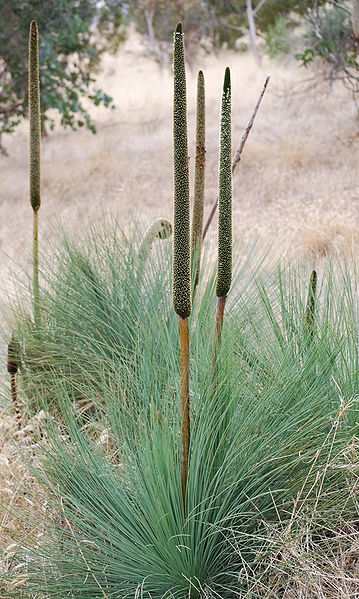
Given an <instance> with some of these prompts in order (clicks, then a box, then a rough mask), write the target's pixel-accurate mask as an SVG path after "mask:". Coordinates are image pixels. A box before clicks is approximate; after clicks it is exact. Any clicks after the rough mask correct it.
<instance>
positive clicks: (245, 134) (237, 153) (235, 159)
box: [202, 77, 270, 239]
mask: <svg viewBox="0 0 359 599" xmlns="http://www.w3.org/2000/svg"><path fill="white" fill-rule="evenodd" d="M269 81H270V77H267V78H266V80H265V82H264V85H263V87H262V90H261V93H260V94H259V97H258V100H257V102H256V105H255V107H254V110H253V112H252V114H251V116H250V119H249V121H248V123H247V126H246V128H245V130H244V131H243V134H242V137H241V141H240V142H239V145H238V148H237V150H236V151H235V154H234V156H233V160H232V174H233V173H234V171H235V170H236V166H237V164H238V162H239V161H240V159H241V154H242V151H243V148H244V145H245V143H246V141H247V138H248V135H249V133H250V131H251V129H252V127H253V123H254V119H255V118H256V115H257V112H258V109H259V106H260V104H261V102H262V99H263V96H264V94H265V91H266V89H267V87H268V83H269ZM217 206H218V195H217V197H216V199H215V200H214V202H213V203H212V206H211V210H210V212H209V215H208V218H207V220H206V224H205V225H204V229H203V237H202V239H204V238H205V237H206V235H207V231H208V229H209V226H210V224H211V222H212V220H213V217H214V215H215V212H216V210H217Z"/></svg>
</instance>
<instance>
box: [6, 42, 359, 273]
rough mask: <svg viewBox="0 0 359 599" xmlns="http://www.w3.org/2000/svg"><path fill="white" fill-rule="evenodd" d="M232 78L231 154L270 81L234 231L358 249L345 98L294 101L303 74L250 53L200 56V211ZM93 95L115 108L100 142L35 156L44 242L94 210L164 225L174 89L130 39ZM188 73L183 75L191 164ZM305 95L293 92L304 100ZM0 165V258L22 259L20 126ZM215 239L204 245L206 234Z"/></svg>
mask: <svg viewBox="0 0 359 599" xmlns="http://www.w3.org/2000/svg"><path fill="white" fill-rule="evenodd" d="M227 64H229V65H230V66H231V68H232V75H233V77H232V79H233V126H234V132H233V140H234V141H233V143H234V144H237V143H238V141H239V139H240V136H241V132H242V130H243V128H244V126H245V124H246V122H247V119H248V117H249V115H250V113H251V111H252V107H253V105H254V102H255V100H256V97H257V94H258V92H259V90H260V88H261V86H262V84H263V81H264V77H265V75H266V74H268V73H269V74H271V76H272V80H271V83H270V87H269V90H268V91H267V94H266V96H265V98H264V101H263V104H262V106H261V108H260V112H259V114H258V116H257V119H256V122H255V127H254V129H253V131H252V133H251V135H250V138H249V140H248V142H247V146H246V148H245V151H244V154H243V160H242V164H241V166H240V168H239V170H238V171H237V174H236V175H235V184H234V222H235V226H236V228H237V230H238V231H241V230H248V229H250V230H252V231H253V234H259V235H263V236H265V237H266V238H269V239H271V240H273V241H274V242H275V243H278V244H279V246H280V248H281V250H282V251H283V250H284V249H288V248H289V247H290V248H291V249H292V250H294V251H296V250H298V251H305V252H308V251H311V250H314V251H317V250H318V252H319V253H320V254H323V253H326V252H327V251H329V250H330V248H331V247H332V246H333V245H334V246H337V245H338V244H339V243H341V242H344V243H345V244H347V245H350V244H351V242H352V240H353V238H354V239H355V241H356V240H357V238H358V225H357V222H358V219H357V216H358V211H359V203H358V201H357V198H358V197H359V194H358V191H359V183H358V178H357V164H358V161H359V144H358V142H357V137H358V124H357V121H356V109H355V106H354V103H353V101H352V99H351V97H350V96H349V95H348V94H347V93H346V92H345V90H343V89H342V88H340V87H337V88H335V89H333V90H332V93H331V94H330V95H326V94H325V93H324V90H323V89H322V90H316V91H311V92H310V93H309V94H305V93H304V92H303V89H304V88H303V86H302V85H301V84H300V80H301V79H303V78H304V77H305V76H306V75H307V73H306V72H305V71H303V70H300V69H299V67H298V65H297V64H296V63H295V62H290V61H289V62H285V63H275V62H271V61H269V60H267V59H265V60H264V62H263V66H262V67H261V68H259V67H258V66H257V65H256V64H255V62H254V61H253V59H252V57H251V56H250V55H249V54H232V53H224V54H222V55H220V56H219V57H205V58H204V60H203V61H202V62H201V63H200V64H199V65H198V66H201V67H203V68H204V71H205V77H206V93H207V106H208V108H207V110H208V116H207V124H208V126H207V130H208V144H207V164H208V168H207V190H206V202H207V205H208V204H209V203H210V202H211V201H212V199H213V197H214V196H215V195H216V190H217V154H218V112H219V100H220V93H221V81H222V77H223V71H224V67H225V66H226V65H227ZM100 80H101V84H103V85H104V87H105V89H106V90H107V91H109V92H110V93H111V94H112V95H113V96H114V98H115V101H116V105H117V109H116V110H115V111H113V112H108V111H106V110H105V109H100V110H99V109H97V111H96V112H94V118H95V120H96V123H97V126H98V134H97V135H96V136H93V135H92V134H91V133H89V132H86V131H80V132H76V133H74V132H71V131H63V130H61V129H57V130H56V131H55V132H54V133H50V136H49V138H48V139H46V140H45V141H44V143H43V147H42V189H43V193H42V195H43V205H42V208H41V214H40V218H41V236H42V239H43V238H44V237H46V236H49V235H50V231H51V228H50V227H49V226H47V224H46V223H48V222H49V221H51V219H52V218H53V217H54V216H55V215H56V216H61V217H62V219H63V220H64V221H65V222H66V223H67V225H69V226H75V227H76V226H77V224H78V223H79V222H80V220H81V222H83V220H84V219H86V218H87V217H89V216H90V217H91V216H93V215H95V214H96V213H98V208H99V206H100V205H102V206H104V207H105V209H106V210H107V211H109V212H112V213H118V214H119V215H120V216H121V218H122V217H125V216H126V215H131V216H135V217H137V216H138V215H141V216H142V215H151V216H154V217H155V216H159V215H163V216H166V217H171V214H172V117H171V104H172V81H171V73H170V71H169V70H168V71H167V70H163V71H161V70H160V69H159V68H158V66H157V65H156V64H155V63H153V62H152V61H151V60H150V59H149V58H146V57H144V56H143V55H140V56H139V47H138V42H137V41H136V39H131V40H130V42H129V43H128V44H127V45H126V46H125V47H124V48H123V49H122V50H121V52H120V54H119V55H118V56H117V57H107V58H106V59H105V61H104V64H103V67H102V73H101V74H100ZM195 80H196V72H193V73H190V74H189V76H188V92H189V112H190V123H191V135H190V157H191V166H192V168H193V162H194V160H193V157H194V127H193V125H194V117H195V115H194V101H195V90H196V82H195ZM301 90H302V91H301ZM4 141H5V145H6V146H7V147H8V150H9V152H10V157H9V158H4V157H1V158H0V197H1V202H0V248H1V250H2V252H3V254H2V256H1V262H2V263H3V264H4V263H6V257H5V255H9V256H10V257H12V258H15V259H16V260H20V261H21V260H23V257H24V255H25V253H26V251H27V250H28V249H29V247H30V243H31V234H30V222H31V208H30V205H29V202H28V140H27V124H24V126H23V127H22V129H21V131H19V132H18V133H17V134H16V135H15V136H13V137H12V138H8V139H6V138H5V140H4ZM214 229H215V228H213V229H212V234H213V232H214Z"/></svg>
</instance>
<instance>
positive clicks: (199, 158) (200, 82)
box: [191, 71, 206, 288]
mask: <svg viewBox="0 0 359 599" xmlns="http://www.w3.org/2000/svg"><path fill="white" fill-rule="evenodd" d="M205 171H206V99H205V87H204V76H203V72H202V71H199V72H198V77H197V113H196V162H195V173H194V195H193V215H192V238H191V273H192V276H193V274H194V273H195V274H194V288H196V287H197V284H198V278H199V272H200V268H201V249H202V235H203V212H204V188H205Z"/></svg>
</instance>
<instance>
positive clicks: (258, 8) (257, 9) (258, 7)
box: [253, 0, 267, 16]
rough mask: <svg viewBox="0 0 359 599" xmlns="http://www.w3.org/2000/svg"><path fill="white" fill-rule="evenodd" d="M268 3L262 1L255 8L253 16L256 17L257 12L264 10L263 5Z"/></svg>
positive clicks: (265, 0)
mask: <svg viewBox="0 0 359 599" xmlns="http://www.w3.org/2000/svg"><path fill="white" fill-rule="evenodd" d="M265 2H267V0H261V1H260V2H259V4H257V6H256V7H255V8H253V15H254V16H256V14H257V12H258V11H259V10H260V9H261V8H262V6H263V4H264V3H265Z"/></svg>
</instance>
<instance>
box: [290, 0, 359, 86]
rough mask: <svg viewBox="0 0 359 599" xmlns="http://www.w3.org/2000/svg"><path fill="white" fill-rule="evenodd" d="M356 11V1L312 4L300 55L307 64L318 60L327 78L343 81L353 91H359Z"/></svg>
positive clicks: (305, 64) (306, 12)
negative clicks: (303, 46)
mask: <svg viewBox="0 0 359 599" xmlns="http://www.w3.org/2000/svg"><path fill="white" fill-rule="evenodd" d="M357 12H359V2H358V1H357V0H353V1H352V3H351V5H350V4H348V3H347V2H340V1H336V0H332V1H331V2H327V3H325V4H324V5H322V6H321V5H319V4H318V3H317V2H313V3H311V6H308V7H307V8H306V10H305V11H304V17H305V19H306V21H307V22H308V31H307V33H306V35H305V39H304V42H305V48H304V50H303V52H301V53H300V54H298V55H297V58H298V59H299V60H300V61H301V63H302V64H303V66H306V67H307V66H308V65H311V64H313V63H314V62H317V63H318V62H319V65H320V66H321V73H322V75H323V76H324V78H325V79H328V80H329V81H331V82H332V81H334V80H341V81H342V82H343V83H344V84H345V85H346V86H348V87H349V88H350V89H351V90H352V92H353V93H358V92H359V59H358V48H359V31H357V30H356V16H357Z"/></svg>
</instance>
